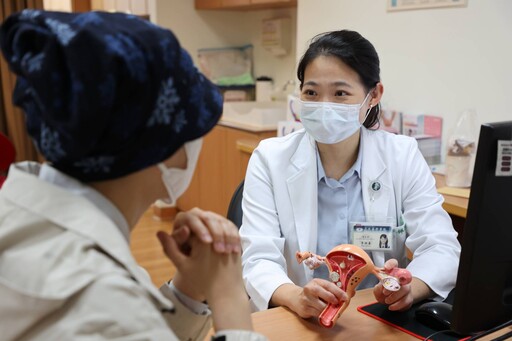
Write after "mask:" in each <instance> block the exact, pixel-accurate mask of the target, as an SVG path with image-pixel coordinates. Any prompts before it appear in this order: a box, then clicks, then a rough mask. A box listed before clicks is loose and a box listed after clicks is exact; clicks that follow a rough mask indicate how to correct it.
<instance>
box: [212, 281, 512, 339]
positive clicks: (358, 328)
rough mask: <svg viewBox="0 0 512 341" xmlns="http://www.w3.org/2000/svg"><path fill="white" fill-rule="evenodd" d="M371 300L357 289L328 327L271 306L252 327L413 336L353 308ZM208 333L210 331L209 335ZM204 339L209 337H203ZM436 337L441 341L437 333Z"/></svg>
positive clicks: (291, 334)
mask: <svg viewBox="0 0 512 341" xmlns="http://www.w3.org/2000/svg"><path fill="white" fill-rule="evenodd" d="M372 302H375V298H374V297H373V293H372V289H365V290H360V291H358V292H357V293H356V295H355V296H354V297H353V298H352V300H351V302H350V305H349V306H348V308H347V309H346V310H345V312H344V313H343V314H342V315H341V317H340V318H339V320H338V323H337V324H336V326H334V327H333V328H331V329H326V328H323V327H321V326H320V325H319V324H318V322H317V321H316V319H309V320H304V319H302V318H300V317H299V316H298V315H296V314H295V313H293V312H291V311H290V310H288V309H286V308H282V307H279V308H273V309H269V310H265V311H260V312H257V313H254V314H252V321H253V327H254V330H255V331H257V332H259V333H261V334H263V335H265V336H266V337H267V338H268V339H269V340H276V341H282V340H304V341H307V340H329V341H336V340H344V341H345V340H371V341H404V340H416V341H417V340H418V339H417V338H415V337H413V336H411V335H409V334H406V333H404V332H402V331H400V330H399V329H397V328H394V327H391V326H389V325H387V324H385V323H383V322H380V321H378V320H376V319H374V318H372V317H369V316H367V315H364V314H362V313H360V312H358V311H357V307H358V306H361V305H365V304H369V303H372ZM510 331H512V327H508V328H505V329H504V330H502V331H500V332H496V333H493V334H491V335H489V336H488V337H485V338H484V337H483V338H481V339H479V340H492V339H493V338H495V337H497V336H498V335H502V334H505V333H506V332H510ZM211 335H212V334H211V333H210V334H209V336H211ZM206 340H209V338H207V339H206ZM436 340H441V338H440V337H439V336H438V337H437V338H436Z"/></svg>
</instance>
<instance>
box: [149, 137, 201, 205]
mask: <svg viewBox="0 0 512 341" xmlns="http://www.w3.org/2000/svg"><path fill="white" fill-rule="evenodd" d="M202 145H203V140H202V139H197V140H194V141H190V142H187V143H185V145H184V146H183V147H184V148H185V154H186V155H187V168H185V169H180V168H167V167H166V166H165V165H164V164H163V163H159V164H158V168H160V170H161V171H162V181H163V183H164V185H165V188H166V189H167V193H168V194H169V199H170V202H169V204H170V205H176V201H177V200H178V198H179V197H180V196H182V195H183V193H185V191H186V190H187V188H188V186H189V185H190V181H191V180H192V176H193V175H194V170H195V169H196V164H197V159H198V158H199V152H200V151H201V146H202Z"/></svg>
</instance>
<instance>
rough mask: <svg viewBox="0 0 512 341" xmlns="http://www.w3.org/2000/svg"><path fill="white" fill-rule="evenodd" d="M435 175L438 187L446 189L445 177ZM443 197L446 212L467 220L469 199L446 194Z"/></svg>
mask: <svg viewBox="0 0 512 341" xmlns="http://www.w3.org/2000/svg"><path fill="white" fill-rule="evenodd" d="M433 174H434V178H435V179H436V187H437V188H440V187H444V186H445V185H446V184H445V180H444V175H441V174H438V173H433ZM443 197H444V203H443V208H444V209H445V210H446V212H448V213H450V214H452V215H455V216H458V217H461V218H466V215H467V212H468V203H469V199H466V198H461V197H456V196H453V195H446V194H443Z"/></svg>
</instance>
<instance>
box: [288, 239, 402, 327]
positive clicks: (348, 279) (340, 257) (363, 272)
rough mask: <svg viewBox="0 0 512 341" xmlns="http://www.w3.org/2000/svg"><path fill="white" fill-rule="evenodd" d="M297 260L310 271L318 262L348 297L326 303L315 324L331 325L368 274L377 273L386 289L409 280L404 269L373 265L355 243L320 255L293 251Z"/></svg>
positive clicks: (337, 247) (395, 287)
mask: <svg viewBox="0 0 512 341" xmlns="http://www.w3.org/2000/svg"><path fill="white" fill-rule="evenodd" d="M295 257H296V259H297V262H299V264H300V263H302V262H304V264H305V265H306V266H307V267H308V268H310V269H311V270H313V269H316V268H318V267H320V266H322V265H324V264H325V265H326V266H327V267H328V268H329V279H330V280H331V282H333V283H334V284H336V285H337V286H338V287H340V288H341V289H342V290H344V291H345V292H346V293H347V295H348V300H347V301H345V302H340V303H338V304H336V305H334V304H328V305H327V307H325V309H324V310H323V311H322V312H321V313H320V316H319V317H318V321H319V323H320V324H321V325H322V326H324V327H326V328H331V327H332V326H334V324H335V323H336V321H337V320H338V318H339V317H340V315H341V313H343V311H344V310H345V309H346V308H347V307H348V305H349V303H350V299H351V298H352V297H353V296H354V295H355V292H356V288H357V286H358V285H359V283H361V281H362V280H363V279H364V278H365V277H366V276H367V275H368V274H369V273H373V274H374V275H375V276H377V277H378V278H379V279H380V280H381V282H382V285H383V286H384V288H386V289H388V290H390V291H398V290H400V287H401V286H402V285H404V284H408V283H410V282H411V280H412V276H411V273H410V272H409V271H408V270H406V269H400V268H393V269H391V270H386V269H384V268H379V267H376V266H375V265H374V264H373V262H372V260H371V258H370V257H369V256H368V254H367V253H366V252H365V251H364V250H363V249H361V248H360V247H358V246H355V245H350V244H342V245H338V246H336V247H334V248H333V249H332V250H331V251H329V253H328V254H327V256H325V257H322V256H318V255H315V254H314V253H311V252H309V251H305V252H298V251H297V253H296V254H295Z"/></svg>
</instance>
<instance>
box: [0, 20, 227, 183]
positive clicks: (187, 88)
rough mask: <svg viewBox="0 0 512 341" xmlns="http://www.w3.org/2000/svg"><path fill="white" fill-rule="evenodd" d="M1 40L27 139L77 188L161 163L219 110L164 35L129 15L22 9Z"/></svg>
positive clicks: (218, 101) (211, 90) (214, 94)
mask: <svg viewBox="0 0 512 341" xmlns="http://www.w3.org/2000/svg"><path fill="white" fill-rule="evenodd" d="M0 44H1V49H2V52H3V54H4V56H5V58H6V60H7V62H8V64H9V66H10V68H11V70H12V71H13V72H14V73H15V74H16V75H17V76H18V77H17V83H16V88H15V90H14V95H13V101H14V103H15V104H16V105H18V106H20V107H21V108H22V109H23V110H24V112H25V114H26V125H27V130H28V133H29V134H30V135H31V136H32V138H33V139H34V141H35V143H36V145H37V147H38V149H39V150H40V151H41V153H42V154H43V155H44V156H45V158H46V159H47V160H48V161H50V162H51V163H52V165H53V166H54V167H56V168H57V169H59V170H61V171H63V172H64V173H66V174H68V175H71V176H73V177H75V178H77V179H79V180H82V181H84V182H89V181H101V180H107V179H114V178H118V177H121V176H123V175H127V174H130V173H132V172H135V171H138V170H141V169H143V168H145V167H148V166H151V165H154V164H156V163H158V162H160V161H163V160H165V159H167V158H169V157H170V156H171V155H172V154H173V153H174V152H175V151H176V150H178V149H179V148H180V147H181V146H182V145H183V144H184V143H185V142H187V141H190V140H194V139H196V138H199V137H201V136H203V135H205V134H206V133H207V132H208V131H209V130H210V129H212V128H213V126H214V125H215V124H216V123H217V121H218V119H219V117H220V115H221V113H222V96H221V94H220V93H219V91H218V90H217V88H216V86H215V85H213V84H212V83H211V82H210V81H208V80H207V79H206V78H205V77H204V76H203V75H202V74H201V73H199V72H198V71H197V69H196V68H195V67H194V65H193V63H192V60H191V58H190V56H189V55H188V53H187V52H186V51H185V50H183V49H182V48H181V46H180V44H179V42H178V41H177V39H176V37H175V36H174V35H173V34H172V32H170V31H169V30H166V29H163V28H160V27H158V26H156V25H154V24H152V23H150V22H148V21H145V20H142V19H139V18H137V17H135V16H133V15H127V14H122V13H104V12H89V13H83V14H75V13H59V12H46V11H36V10H25V11H23V12H20V13H17V14H14V15H12V16H10V17H9V18H8V19H7V20H6V21H5V22H4V23H3V24H2V27H1V30H0Z"/></svg>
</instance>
